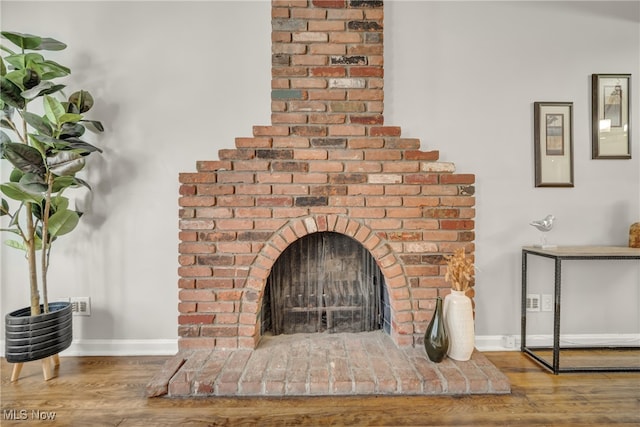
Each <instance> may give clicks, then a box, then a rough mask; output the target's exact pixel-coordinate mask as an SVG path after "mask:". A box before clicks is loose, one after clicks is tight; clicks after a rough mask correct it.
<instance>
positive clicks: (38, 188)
mask: <svg viewBox="0 0 640 427" xmlns="http://www.w3.org/2000/svg"><path fill="white" fill-rule="evenodd" d="M19 183H20V185H21V186H22V188H24V189H26V190H28V191H30V192H32V193H43V194H44V193H46V191H47V183H46V182H44V180H43V179H42V177H41V176H39V175H36V174H33V173H25V174H24V175H22V177H21V178H20V181H19Z"/></svg>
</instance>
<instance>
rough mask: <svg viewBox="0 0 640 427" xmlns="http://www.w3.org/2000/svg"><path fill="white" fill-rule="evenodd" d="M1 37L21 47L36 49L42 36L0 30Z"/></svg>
mask: <svg viewBox="0 0 640 427" xmlns="http://www.w3.org/2000/svg"><path fill="white" fill-rule="evenodd" d="M1 34H2V37H4V38H5V39H7V40H9V41H10V42H11V43H13V44H15V45H16V46H18V47H19V48H22V49H37V48H38V47H39V46H40V44H41V43H42V37H39V36H34V35H33V34H23V33H17V32H12V31H2V33H1Z"/></svg>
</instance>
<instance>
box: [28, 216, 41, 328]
mask: <svg viewBox="0 0 640 427" xmlns="http://www.w3.org/2000/svg"><path fill="white" fill-rule="evenodd" d="M26 208H27V218H26V219H27V237H28V238H27V239H25V242H26V243H27V260H28V262H29V286H30V290H31V315H32V316H35V315H38V314H40V295H39V294H38V271H37V269H36V243H35V234H36V233H35V227H34V225H33V215H32V211H31V205H30V204H27V205H26Z"/></svg>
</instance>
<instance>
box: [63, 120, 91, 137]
mask: <svg viewBox="0 0 640 427" xmlns="http://www.w3.org/2000/svg"><path fill="white" fill-rule="evenodd" d="M84 131H85V127H84V126H82V125H81V124H79V123H65V124H63V125H62V131H61V132H60V135H59V138H60V139H65V140H66V139H70V138H77V137H79V136H82V135H84Z"/></svg>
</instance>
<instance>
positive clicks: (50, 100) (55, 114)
mask: <svg viewBox="0 0 640 427" xmlns="http://www.w3.org/2000/svg"><path fill="white" fill-rule="evenodd" d="M44 114H45V116H46V117H47V119H49V121H50V122H51V123H54V124H56V125H58V124H60V122H59V120H60V117H62V115H63V114H65V111H64V107H63V106H62V104H61V103H60V101H58V100H57V99H55V98H54V97H52V96H49V95H45V96H44Z"/></svg>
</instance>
